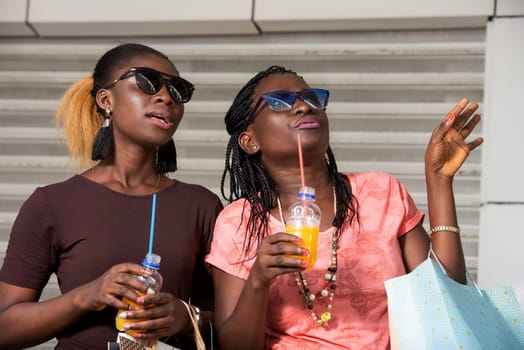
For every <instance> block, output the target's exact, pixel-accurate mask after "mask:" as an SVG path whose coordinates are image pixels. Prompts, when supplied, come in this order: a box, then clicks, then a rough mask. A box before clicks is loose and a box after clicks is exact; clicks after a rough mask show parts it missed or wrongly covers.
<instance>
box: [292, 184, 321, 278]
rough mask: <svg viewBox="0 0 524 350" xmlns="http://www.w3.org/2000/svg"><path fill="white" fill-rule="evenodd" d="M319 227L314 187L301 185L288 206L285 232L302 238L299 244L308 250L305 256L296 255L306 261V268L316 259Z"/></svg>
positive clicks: (311, 265) (313, 263)
mask: <svg viewBox="0 0 524 350" xmlns="http://www.w3.org/2000/svg"><path fill="white" fill-rule="evenodd" d="M319 227H320V208H319V207H318V205H316V203H315V189H314V188H313V187H307V186H304V187H301V188H300V192H299V193H298V201H296V202H294V203H293V204H291V206H290V207H289V210H288V216H287V218H286V232H287V233H290V234H293V235H295V236H298V237H300V238H302V244H301V245H300V246H301V247H303V248H306V249H308V250H309V254H308V255H307V256H306V257H304V256H296V257H297V258H302V259H304V258H305V259H306V260H307V261H308V265H307V267H306V269H307V270H309V269H311V268H312V267H313V265H315V262H316V261H317V245H318V232H319Z"/></svg>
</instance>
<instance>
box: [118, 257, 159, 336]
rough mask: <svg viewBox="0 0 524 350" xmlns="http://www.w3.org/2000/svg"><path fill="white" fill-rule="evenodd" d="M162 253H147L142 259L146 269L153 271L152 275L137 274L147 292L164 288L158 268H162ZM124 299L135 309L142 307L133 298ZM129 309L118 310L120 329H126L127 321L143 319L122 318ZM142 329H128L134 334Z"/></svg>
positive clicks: (123, 299)
mask: <svg viewBox="0 0 524 350" xmlns="http://www.w3.org/2000/svg"><path fill="white" fill-rule="evenodd" d="M160 259H161V258H160V255H157V254H147V255H146V257H145V258H144V259H143V260H142V265H143V266H144V267H145V268H146V270H149V271H151V276H149V277H144V276H136V278H138V279H139V280H141V281H143V282H144V283H145V284H146V285H147V287H148V288H147V292H146V293H147V294H148V295H152V294H155V293H157V292H158V291H159V290H160V288H162V282H163V280H162V275H161V274H160V272H158V269H159V268H160ZM137 293H138V294H140V295H145V294H144V293H142V292H137ZM122 301H123V302H124V303H126V304H129V305H131V306H132V307H133V308H135V309H142V308H143V306H142V305H138V304H137V303H135V302H134V301H132V300H129V299H127V298H125V297H124V298H122ZM125 311H127V310H118V312H117V314H116V319H115V323H116V328H117V329H118V330H119V331H125V329H124V324H125V323H132V322H139V321H142V320H141V319H122V318H120V314H121V313H122V312H125ZM139 332H140V331H136V330H128V331H127V333H129V334H133V333H139Z"/></svg>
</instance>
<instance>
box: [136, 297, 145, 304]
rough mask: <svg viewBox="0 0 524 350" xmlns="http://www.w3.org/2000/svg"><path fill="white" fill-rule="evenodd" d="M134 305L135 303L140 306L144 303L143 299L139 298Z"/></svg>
mask: <svg viewBox="0 0 524 350" xmlns="http://www.w3.org/2000/svg"><path fill="white" fill-rule="evenodd" d="M136 303H137V304H138V305H142V304H143V303H144V297H140V298H138V299H137V300H136Z"/></svg>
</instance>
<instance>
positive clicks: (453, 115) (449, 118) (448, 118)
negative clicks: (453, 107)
mask: <svg viewBox="0 0 524 350" xmlns="http://www.w3.org/2000/svg"><path fill="white" fill-rule="evenodd" d="M453 119H455V114H453V113H450V114H448V115H447V116H446V121H447V122H449V121H451V120H453Z"/></svg>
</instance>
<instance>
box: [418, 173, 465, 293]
mask: <svg viewBox="0 0 524 350" xmlns="http://www.w3.org/2000/svg"><path fill="white" fill-rule="evenodd" d="M426 182H427V191H428V212H429V223H430V227H435V226H454V227H458V222H457V213H456V208H455V198H454V195H453V178H451V177H445V176H439V175H435V174H428V173H427V174H426ZM431 243H432V246H433V250H434V251H435V253H436V255H437V256H438V258H439V260H440V261H441V262H442V265H443V266H444V267H445V268H446V271H447V273H448V275H449V276H450V277H451V278H453V279H454V280H456V281H457V282H460V283H466V276H465V271H466V267H465V266H466V264H465V261H464V252H463V250H462V243H461V240H460V235H459V234H458V233H455V232H450V231H439V232H436V233H433V234H431Z"/></svg>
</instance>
